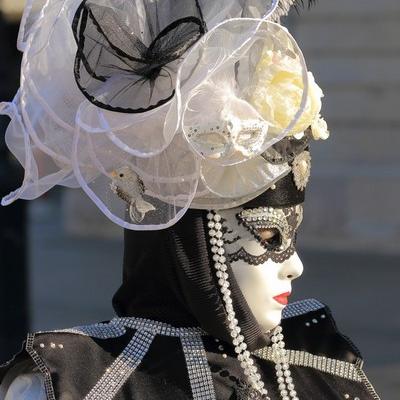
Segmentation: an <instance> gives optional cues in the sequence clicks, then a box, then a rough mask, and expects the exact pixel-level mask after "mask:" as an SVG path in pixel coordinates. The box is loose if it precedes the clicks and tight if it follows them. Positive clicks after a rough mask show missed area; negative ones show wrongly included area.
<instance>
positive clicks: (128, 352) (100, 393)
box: [84, 331, 155, 400]
mask: <svg viewBox="0 0 400 400" xmlns="http://www.w3.org/2000/svg"><path fill="white" fill-rule="evenodd" d="M154 337H155V334H154V333H153V334H152V333H150V332H148V331H137V332H136V333H135V334H134V335H133V337H132V339H131V341H130V342H129V344H128V346H126V347H125V349H124V350H123V352H122V353H121V354H120V355H119V356H118V357H117V358H116V360H115V361H114V362H113V363H112V364H111V366H110V367H109V368H107V369H106V372H105V373H104V375H103V376H102V377H101V378H100V379H99V381H98V382H97V383H96V385H95V386H94V387H93V389H92V390H91V391H90V392H89V393H88V394H87V395H86V396H85V398H84V400H112V399H113V398H114V397H115V396H116V395H117V393H118V391H119V390H120V389H121V388H122V386H123V385H124V384H125V382H126V381H127V380H128V379H129V377H130V376H131V375H132V373H133V372H134V371H135V369H136V368H137V367H138V365H139V364H140V363H141V362H142V359H143V357H144V356H145V355H146V353H147V352H148V350H149V347H150V345H151V343H152V342H153V339H154Z"/></svg>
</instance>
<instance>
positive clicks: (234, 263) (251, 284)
mask: <svg viewBox="0 0 400 400" xmlns="http://www.w3.org/2000/svg"><path fill="white" fill-rule="evenodd" d="M219 213H220V215H221V217H222V218H223V232H224V243H225V251H226V256H227V259H228V261H229V263H230V265H231V267H232V270H233V273H234V275H235V278H236V280H237V282H238V285H239V287H240V289H241V291H242V293H243V295H244V298H245V299H246V301H247V303H248V305H249V307H250V309H251V311H252V312H253V314H254V317H255V318H256V319H257V321H258V323H259V324H260V326H261V328H262V329H263V330H264V332H267V331H269V330H271V329H273V328H275V327H276V326H277V325H279V323H280V321H281V319H282V311H283V309H284V308H285V305H286V304H287V298H288V296H289V294H290V293H291V292H292V281H293V280H294V279H296V278H298V277H299V276H300V275H301V274H302V273H303V264H302V262H301V260H300V258H299V257H298V255H297V253H296V251H295V247H294V245H295V237H296V231H297V229H298V227H299V225H300V223H301V221H302V217H303V208H302V206H301V205H298V206H295V207H289V208H281V209H279V208H257V209H250V210H243V209H242V208H236V209H230V210H224V211H220V212H219Z"/></svg>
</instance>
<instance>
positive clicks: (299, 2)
mask: <svg viewBox="0 0 400 400" xmlns="http://www.w3.org/2000/svg"><path fill="white" fill-rule="evenodd" d="M317 1H318V0H280V1H279V4H278V7H277V9H276V11H275V12H274V13H273V15H272V16H271V19H272V20H274V21H276V20H279V18H281V17H284V16H286V15H288V13H289V11H290V9H291V8H292V7H293V8H294V9H295V10H296V11H297V12H298V13H299V12H300V9H304V8H307V9H310V8H311V7H313V6H314V5H315V4H316V3H317Z"/></svg>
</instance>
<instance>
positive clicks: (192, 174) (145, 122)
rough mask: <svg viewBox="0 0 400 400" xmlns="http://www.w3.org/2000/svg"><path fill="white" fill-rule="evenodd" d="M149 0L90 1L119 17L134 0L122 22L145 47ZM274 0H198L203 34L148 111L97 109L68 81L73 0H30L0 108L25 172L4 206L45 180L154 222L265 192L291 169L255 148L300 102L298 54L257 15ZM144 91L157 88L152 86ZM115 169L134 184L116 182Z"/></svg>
mask: <svg viewBox="0 0 400 400" xmlns="http://www.w3.org/2000/svg"><path fill="white" fill-rule="evenodd" d="M157 1H160V3H161V0H156V2H157ZM147 3H148V4H147ZM150 3H151V4H153V3H154V2H153V1H152V2H148V0H135V1H133V2H127V3H126V2H125V3H124V2H121V1H120V0H91V1H90V2H88V4H95V5H96V6H98V7H105V8H107V10H108V12H109V13H110V12H111V13H112V12H113V10H114V11H115V13H118V15H120V14H121V9H120V8H121V7H136V8H135V10H136V12H135V13H133V12H132V13H125V15H127V17H126V18H125V19H126V21H127V22H126V23H127V28H129V26H130V24H134V25H135V29H134V30H135V34H137V35H139V36H140V34H142V35H143V37H141V38H140V40H143V43H147V42H146V38H145V35H146V34H148V32H147V30H146V29H145V28H144V26H145V25H146V21H147V19H146V18H149V16H148V15H147V16H146V7H145V5H146V6H149V4H150ZM162 3H163V4H162V7H161V6H160V7H161V8H160V9H159V11H160V10H161V11H162V10H164V11H163V12H164V14H165V15H164V14H163V13H162V12H161V11H160V12H161V14H160V15H159V16H158V17H157V18H161V20H162V21H163V23H167V22H171V21H169V19H168V18H171V16H170V15H169V11H168V10H170V8H169V7H167V3H168V0H162ZM217 3H218V4H217ZM277 3H278V1H277V0H270V1H265V0H246V1H244V0H229V1H226V2H224V3H223V6H221V4H220V2H215V0H198V4H199V6H200V8H201V10H202V16H203V18H204V22H205V24H206V26H207V29H208V31H207V32H206V33H205V34H204V36H203V37H202V38H201V39H200V40H199V41H197V42H196V44H194V45H193V46H192V47H191V48H189V50H188V51H187V52H186V53H185V56H184V57H181V58H180V59H179V63H180V64H179V68H178V69H177V76H176V81H175V82H174V88H175V90H174V93H175V94H174V96H173V97H172V99H171V100H170V101H168V102H167V103H164V104H162V105H160V106H159V107H156V108H154V109H150V110H148V111H145V112H142V113H124V112H116V111H110V110H108V109H105V108H102V107H101V106H99V105H95V103H93V102H92V101H89V99H88V98H87V96H86V95H84V93H83V91H82V90H81V89H82V88H80V87H79V86H78V85H77V82H76V76H75V75H74V66H76V62H75V60H76V56H77V50H78V44H79V37H74V31H73V29H72V28H71V26H72V25H73V22H74V23H75V22H76V21H77V20H76V15H78V14H76V12H77V10H78V7H79V6H80V5H81V4H82V1H81V0H52V1H49V0H47V1H45V0H30V1H28V2H27V6H26V9H25V13H24V17H23V20H22V24H21V29H20V37H19V42H18V46H19V48H20V49H21V50H23V51H24V56H23V61H22V67H21V87H20V90H19V92H18V94H17V95H16V96H15V98H14V100H13V101H12V102H11V103H2V104H0V113H2V114H6V115H8V116H9V117H10V118H11V123H10V125H9V127H8V130H7V133H6V143H7V145H8V147H9V148H10V150H11V151H12V152H13V154H14V155H15V156H16V158H17V159H18V161H19V162H20V163H21V164H22V165H23V167H24V168H25V176H24V179H23V182H22V183H21V186H20V188H18V189H17V190H15V191H14V192H12V193H10V194H9V195H8V196H6V197H5V198H3V199H2V205H8V204H11V203H12V202H13V201H15V200H17V199H19V198H21V199H28V200H31V199H35V198H37V197H39V196H41V195H42V194H43V193H45V192H47V191H48V190H50V189H51V188H52V187H54V186H55V185H62V186H66V187H70V188H78V187H80V188H82V189H83V190H84V191H85V192H86V194H87V195H88V196H89V197H90V198H91V199H92V200H93V202H94V203H95V204H96V205H97V206H98V207H99V208H100V210H101V211H102V212H103V213H104V214H105V215H106V216H107V217H108V218H110V219H111V220H112V221H113V222H115V223H116V224H118V225H120V226H122V227H124V228H127V229H134V230H153V229H163V228H167V227H169V226H171V225H173V224H174V223H176V222H177V221H178V220H179V219H180V218H181V217H182V216H183V215H184V214H185V212H186V211H187V209H188V208H189V207H195V208H205V207H207V208H208V207H213V206H214V207H217V206H218V208H229V207H231V206H232V204H235V205H240V202H242V201H245V199H249V198H252V197H255V196H256V195H257V194H258V193H260V191H261V190H266V189H267V188H268V187H270V186H271V185H272V184H273V183H274V182H275V181H276V180H277V179H279V178H280V177H282V176H283V175H285V174H287V173H288V172H289V166H288V165H281V166H271V165H268V163H267V162H266V161H264V160H263V158H262V157H261V156H260V155H261V154H262V153H263V152H264V151H265V150H266V149H268V148H269V147H270V146H272V145H273V144H274V143H276V142H277V141H279V140H280V139H281V138H283V137H284V136H285V135H288V134H294V133H297V132H293V129H294V128H298V127H302V124H300V122H301V121H302V118H301V117H302V114H303V111H307V108H309V107H308V103H307V93H308V79H309V76H308V74H307V68H306V65H305V62H304V59H303V56H302V53H301V51H300V49H299V47H298V46H297V44H296V42H295V41H294V39H293V38H292V37H291V36H290V34H289V33H288V32H287V30H286V29H285V28H283V27H281V26H280V25H278V24H275V23H273V22H269V21H267V20H266V18H270V17H271V14H272V13H273V12H274V11H276V7H277ZM217 6H218V7H217ZM110 10H111V11H110ZM128 15H129V16H130V17H128ZM153 17H154V16H153V15H152V16H151V18H153ZM129 18H131V19H132V18H133V20H132V21H131V19H129ZM122 21H124V19H122ZM78 22H79V21H78ZM136 25H137V26H136ZM140 27H143V29H139V28H140ZM75 28H76V29H78V30H79V26H78V27H76V26H75ZM76 32H77V31H76V30H75V33H76ZM269 56H270V58H268V57H269ZM174 62H175V64H174V65H175V66H176V60H175V61H174ZM286 72H288V73H289V75H290V74H291V75H290V76H294V78H290V79H291V82H290V85H292V87H295V88H296V96H291V97H290V96H287V91H288V90H289V89H288V85H286V86H285V85H284V84H282V82H281V80H279V79H280V78H279V79H278V81H279V82H278V83H277V84H276V82H275V81H277V79H275V78H276V76H277V74H278V75H279V73H282V74H283V75H285V73H286ZM124 74H125V75H124ZM127 74H128V75H127ZM282 74H281V75H282ZM122 75H124V77H123V78H124V79H126V78H127V76H129V71H123V72H122ZM285 76H286V75H285ZM113 79H114V78H113ZM115 79H117V80H118V77H116V78H115ZM284 79H286V78H284ZM110 82H111V83H112V82H113V80H112V79H110V81H109V82H105V83H104V87H102V88H101V91H102V93H104V94H106V93H107V90H108V89H109V88H110V86H109V85H110V84H111V83H110ZM271 82H274V83H273V87H272V86H271V88H270V89H271V90H267V91H265V90H264V91H263V88H265V87H268V88H269V85H270V84H271ZM156 84H157V81H155V85H156ZM99 85H100V86H101V82H100V84H99ZM257 88H258V89H259V90H258V91H257ZM153 89H154V93H155V94H157V93H158V92H157V91H158V90H162V89H163V87H162V84H161V87H160V88H158V87H157V86H155V87H154V88H153ZM138 93H140V91H139V92H138ZM255 93H259V95H257V96H255ZM271 93H272V95H271ZM100 97H101V96H100ZM139 100H140V99H139ZM139 100H138V99H135V103H140V101H139ZM275 103H276V105H277V107H278V106H279V107H280V108H283V109H285V110H286V111H285V115H284V117H282V116H281V115H280V113H279V112H277V110H276V107H274V105H275ZM316 111H317V112H318V111H319V110H316ZM217 127H219V128H218V129H219V131H218V132H216V129H217ZM224 130H225V131H224ZM294 130H295V131H296V129H294ZM195 131H196V134H195V135H192V133H193V132H195ZM199 132H200V133H199ZM227 132H228V133H229V135H227ZM228 136H229V137H228ZM255 168H256V169H255ZM121 169H123V170H124V171H128V172H129V176H130V177H134V179H136V181H134V182H132V181H131V182H128V184H125V185H124V184H123V182H122V183H121V182H120V180H119V181H118V179H117V180H116V178H118V177H119V175H120V174H118V173H117V172H118V171H121Z"/></svg>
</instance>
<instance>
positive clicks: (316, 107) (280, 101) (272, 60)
mask: <svg viewBox="0 0 400 400" xmlns="http://www.w3.org/2000/svg"><path fill="white" fill-rule="evenodd" d="M308 81H309V84H308V97H307V103H306V107H305V110H304V112H303V114H302V115H301V117H300V118H299V120H298V121H297V123H296V124H295V126H294V127H293V129H292V130H291V132H290V133H289V135H296V134H298V133H300V132H303V131H305V130H306V129H307V128H308V127H309V126H310V125H311V123H312V122H313V121H314V120H315V118H316V117H317V115H319V113H320V111H321V107H322V102H321V98H322V97H323V96H324V94H323V92H322V90H321V88H320V87H319V86H318V85H317V84H316V82H315V79H314V76H313V74H312V73H311V72H308ZM303 92H304V84H303V77H302V67H301V63H300V61H299V60H297V59H294V58H292V57H288V56H287V55H285V54H283V53H282V52H280V51H277V52H273V51H272V50H265V51H264V52H263V54H262V56H261V58H260V60H259V62H258V64H257V66H256V72H255V76H254V81H253V87H252V93H251V95H250V99H249V102H250V103H251V104H252V105H253V106H254V107H255V108H256V110H257V111H258V112H259V113H260V114H261V115H262V116H263V118H264V119H265V120H266V121H267V122H268V123H270V124H271V131H270V132H274V131H275V132H277V133H279V132H282V131H283V130H284V129H285V128H287V127H288V126H289V124H290V123H291V121H292V120H293V118H294V116H295V114H296V113H297V111H298V110H299V107H300V104H301V100H302V96H303Z"/></svg>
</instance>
